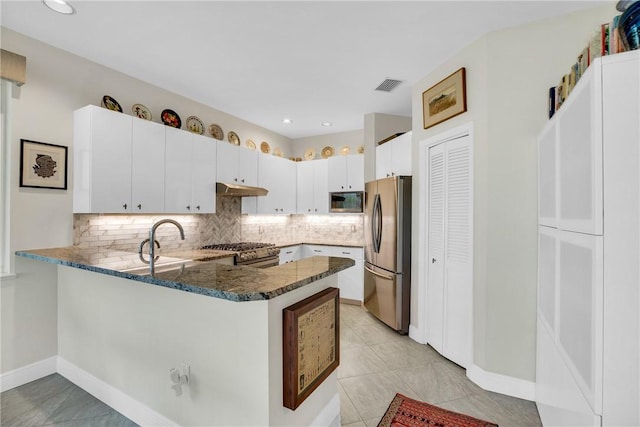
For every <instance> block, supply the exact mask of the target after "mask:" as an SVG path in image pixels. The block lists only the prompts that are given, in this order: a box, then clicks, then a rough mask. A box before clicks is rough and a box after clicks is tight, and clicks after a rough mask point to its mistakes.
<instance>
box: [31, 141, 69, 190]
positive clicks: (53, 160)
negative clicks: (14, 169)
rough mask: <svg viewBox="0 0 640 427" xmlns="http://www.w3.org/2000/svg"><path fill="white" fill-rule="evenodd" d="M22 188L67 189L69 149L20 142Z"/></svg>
mask: <svg viewBox="0 0 640 427" xmlns="http://www.w3.org/2000/svg"><path fill="white" fill-rule="evenodd" d="M20 187H35V188H53V189H56V190H66V189H67V147H63V146H62V145H54V144H46V143H44V142H37V141H29V140H28V139H21V140H20Z"/></svg>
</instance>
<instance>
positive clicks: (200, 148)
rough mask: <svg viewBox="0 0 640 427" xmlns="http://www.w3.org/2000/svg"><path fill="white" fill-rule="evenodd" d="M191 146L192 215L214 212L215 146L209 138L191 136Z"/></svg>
mask: <svg viewBox="0 0 640 427" xmlns="http://www.w3.org/2000/svg"><path fill="white" fill-rule="evenodd" d="M192 138H193V141H192V143H193V146H192V153H193V154H192V161H191V171H192V198H191V202H192V203H191V209H190V211H191V212H192V213H215V212H216V154H217V150H216V148H217V145H216V143H215V142H214V141H212V140H211V138H208V137H205V136H202V135H195V134H194V135H193V136H192Z"/></svg>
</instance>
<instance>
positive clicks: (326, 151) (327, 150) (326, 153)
mask: <svg viewBox="0 0 640 427" xmlns="http://www.w3.org/2000/svg"><path fill="white" fill-rule="evenodd" d="M321 153H322V158H323V159H328V158H329V157H331V156H333V147H332V146H330V145H328V146H326V147H324V148H323V149H322V152H321Z"/></svg>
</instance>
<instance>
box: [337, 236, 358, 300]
mask: <svg viewBox="0 0 640 427" xmlns="http://www.w3.org/2000/svg"><path fill="white" fill-rule="evenodd" d="M331 256H334V257H340V258H351V259H352V260H354V261H355V262H356V265H354V266H353V267H351V268H347V269H346V270H342V271H341V272H339V273H338V287H339V288H340V298H343V299H348V300H351V301H357V302H360V303H361V302H362V301H363V299H364V252H363V250H362V248H346V247H341V246H332V247H331Z"/></svg>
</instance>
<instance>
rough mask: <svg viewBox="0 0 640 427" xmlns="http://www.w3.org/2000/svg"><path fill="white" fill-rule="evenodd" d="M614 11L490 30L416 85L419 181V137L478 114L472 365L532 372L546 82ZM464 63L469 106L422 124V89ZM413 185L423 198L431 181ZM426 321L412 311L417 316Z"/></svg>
mask: <svg viewBox="0 0 640 427" xmlns="http://www.w3.org/2000/svg"><path fill="white" fill-rule="evenodd" d="M615 13H616V12H615V8H614V6H613V5H608V6H605V7H602V6H601V7H597V8H594V9H590V10H587V11H583V12H578V13H574V14H570V15H567V16H564V17H559V18H554V19H549V20H545V21H541V22H537V23H533V24H529V25H525V26H521V27H517V28H512V29H507V30H503V31H498V32H494V33H491V34H489V35H487V36H485V37H483V38H482V39H480V40H478V41H476V42H475V43H473V44H472V45H471V46H469V47H467V48H465V49H463V50H462V51H460V52H458V53H457V54H455V55H454V56H453V57H452V58H451V59H450V60H449V61H447V62H446V63H444V64H442V65H441V66H439V67H438V68H437V69H436V70H434V71H433V72H432V73H430V74H428V75H427V76H425V77H424V78H423V79H422V80H421V81H420V82H418V83H417V84H416V85H415V86H414V88H413V112H414V114H413V141H414V156H413V158H414V164H413V170H414V182H418V183H420V182H421V181H422V177H421V173H422V172H423V171H424V167H421V165H418V164H417V159H418V143H419V141H422V140H424V139H426V138H429V137H432V136H435V135H437V134H438V133H441V132H443V131H445V130H447V129H451V128H453V127H456V126H459V125H461V124H462V123H467V122H473V126H474V135H475V141H474V154H475V159H474V180H475V183H474V185H475V195H474V228H475V230H474V241H475V242H474V246H475V247H474V257H475V265H474V317H473V318H474V363H475V364H476V365H478V366H479V367H481V368H483V369H485V370H486V371H489V372H494V373H498V374H503V375H507V376H511V377H515V378H521V379H524V380H528V381H534V380H535V334H536V326H535V324H536V311H535V310H536V280H537V279H536V259H537V255H536V253H537V184H536V182H537V181H536V180H537V171H536V165H537V160H536V135H537V133H538V132H539V130H540V129H541V128H542V126H543V125H544V123H545V121H546V117H547V91H548V88H549V87H550V86H554V85H556V84H557V83H558V81H559V80H560V78H561V76H562V75H563V74H565V73H567V72H568V70H569V68H570V66H571V65H572V64H573V63H574V62H575V60H576V57H577V55H578V54H579V53H580V51H581V50H582V49H583V48H584V47H585V46H586V44H587V41H588V38H589V37H590V35H591V34H592V32H593V31H592V30H593V29H594V28H596V27H597V26H598V25H599V24H601V23H603V22H608V21H609V20H610V19H611V18H612V16H613V15H614V14H615ZM460 67H466V69H467V89H468V92H467V97H468V98H467V100H468V112H467V113H465V114H462V115H460V116H458V117H455V118H453V119H451V120H449V121H447V122H444V123H442V124H440V125H438V126H435V127H432V128H430V129H428V130H425V129H423V127H422V116H421V114H422V100H421V95H422V92H423V91H424V90H426V89H427V88H429V87H430V86H432V85H433V84H435V83H437V82H438V81H439V80H441V79H442V78H443V77H445V76H447V75H449V74H450V73H452V72H454V71H455V70H457V69H459V68H460ZM414 191H415V192H414V196H416V197H417V196H419V195H420V194H421V193H422V192H424V188H422V186H421V185H417V186H416V188H415V189H414ZM414 206H417V203H416V204H414ZM417 217H418V212H416V211H414V219H417ZM414 225H416V226H418V224H416V223H415V222H414ZM414 249H416V250H417V249H418V247H417V245H415V242H414ZM424 257H426V254H421V253H418V254H417V257H416V259H417V260H418V262H419V260H420V259H422V258H424ZM415 277H417V276H415ZM417 286H424V284H417ZM417 286H414V295H417V294H416V293H415V292H417V290H416V288H417ZM420 321H421V319H420V316H418V315H417V313H415V312H414V313H413V315H412V324H414V322H417V323H415V324H417V325H419V324H420Z"/></svg>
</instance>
